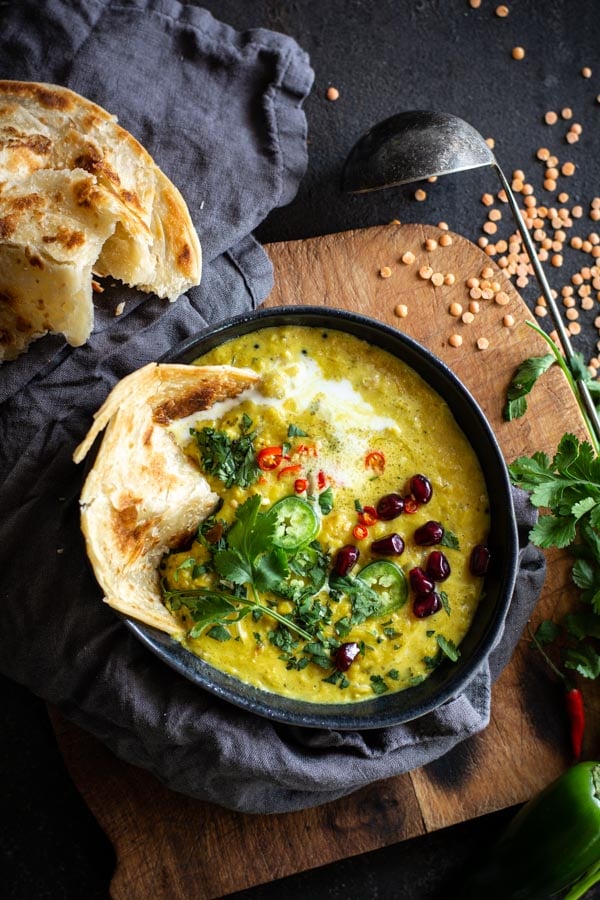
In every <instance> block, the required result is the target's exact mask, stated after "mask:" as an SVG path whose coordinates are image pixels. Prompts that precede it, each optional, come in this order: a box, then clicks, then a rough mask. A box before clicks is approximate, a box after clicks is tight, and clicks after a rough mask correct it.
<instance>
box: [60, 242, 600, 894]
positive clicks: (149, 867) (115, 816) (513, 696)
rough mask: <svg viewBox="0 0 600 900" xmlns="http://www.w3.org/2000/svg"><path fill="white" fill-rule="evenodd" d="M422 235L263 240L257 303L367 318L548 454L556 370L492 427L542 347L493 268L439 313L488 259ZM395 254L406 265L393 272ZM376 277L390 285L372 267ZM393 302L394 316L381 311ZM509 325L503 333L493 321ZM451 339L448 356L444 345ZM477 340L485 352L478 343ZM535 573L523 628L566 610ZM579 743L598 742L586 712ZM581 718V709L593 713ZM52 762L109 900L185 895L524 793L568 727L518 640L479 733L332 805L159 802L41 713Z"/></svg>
mask: <svg viewBox="0 0 600 900" xmlns="http://www.w3.org/2000/svg"><path fill="white" fill-rule="evenodd" d="M441 234H442V232H440V231H439V230H438V229H437V228H434V227H429V226H420V225H388V226H384V227H381V228H369V229H365V230H361V231H354V232H347V233H344V234H334V235H329V236H326V237H320V238H314V239H310V240H305V241H296V242H290V243H282V244H272V245H270V246H268V247H267V250H268V253H269V255H270V257H271V259H272V261H273V265H274V270H275V288H274V290H273V292H272V294H271V296H270V297H269V299H268V303H267V305H268V306H285V305H297V304H311V305H319V306H321V305H322V306H332V307H340V308H345V309H350V310H353V311H356V312H361V313H364V314H366V315H369V316H372V317H374V318H376V319H379V320H380V321H382V322H385V323H387V324H389V325H392V326H393V327H395V328H398V329H401V330H403V331H405V332H406V333H407V334H409V335H410V336H411V337H413V338H416V339H417V340H419V341H420V342H421V343H423V344H424V345H425V346H427V347H428V348H429V349H430V350H432V351H433V352H434V353H435V354H436V355H437V356H438V357H439V358H441V359H442V360H443V361H444V362H446V363H447V364H448V365H449V366H450V367H451V368H452V369H453V370H454V372H455V373H456V374H457V375H458V376H459V377H460V378H461V379H462V381H463V382H464V383H465V384H466V386H467V387H468V388H469V389H470V390H471V392H472V393H473V394H474V396H475V397H476V399H477V400H478V401H479V403H480V405H481V407H482V408H483V410H484V412H485V414H486V415H487V418H488V420H489V422H490V423H491V425H492V428H493V429H494V432H495V433H496V436H497V438H498V441H499V443H500V445H501V447H502V450H503V453H504V455H505V458H506V460H507V461H508V462H510V461H512V460H513V459H514V458H515V457H516V456H518V455H520V454H522V453H531V452H534V451H536V450H545V451H546V452H548V453H550V454H551V453H553V452H554V450H555V448H556V444H557V443H558V440H559V439H560V437H561V435H562V434H563V432H564V431H565V430H567V428H568V429H570V430H573V431H575V432H576V433H579V434H580V435H582V434H583V425H582V422H581V420H580V418H579V413H578V411H577V407H576V404H575V402H574V400H573V398H572V397H571V395H570V393H569V391H568V388H567V387H566V384H565V382H564V381H563V378H562V375H561V374H560V372H559V371H558V370H557V369H554V370H551V371H550V372H549V373H548V374H547V375H545V376H544V379H543V381H542V382H540V383H539V384H538V385H537V386H536V388H535V391H534V392H533V394H532V396H531V402H530V408H529V411H528V414H527V416H526V417H525V418H524V419H521V420H519V421H514V422H510V423H508V422H504V421H503V419H502V407H503V403H504V397H505V390H506V387H507V384H508V382H509V380H510V378H511V375H512V374H513V372H514V370H515V368H516V366H517V365H518V364H519V363H520V362H521V361H522V360H523V359H525V358H526V357H528V356H531V355H536V354H540V353H543V352H545V344H544V342H543V341H542V340H541V338H539V337H538V336H537V335H536V334H535V333H534V332H533V331H532V330H531V329H530V328H528V327H527V326H526V325H525V321H526V319H528V318H530V315H529V313H528V310H527V307H526V306H525V304H524V303H523V301H522V300H521V299H520V297H519V296H518V295H517V293H516V292H515V290H514V289H513V287H512V285H511V283H510V282H509V281H508V279H506V278H505V277H504V275H503V273H502V271H501V270H500V269H496V271H495V276H494V278H496V279H497V280H498V281H499V282H500V284H501V287H502V289H503V290H504V291H505V292H506V293H507V294H508V295H509V298H510V302H509V303H508V305H505V306H501V305H499V304H498V303H496V302H495V301H494V300H480V301H479V303H480V311H479V312H478V313H477V314H476V315H475V318H474V321H473V322H472V323H471V324H464V323H463V322H462V321H460V320H459V319H456V318H454V317H453V316H451V315H450V314H449V312H448V307H449V305H450V304H451V303H453V302H458V303H460V304H461V305H462V306H463V307H464V309H465V310H466V309H467V308H468V304H469V300H470V298H469V293H468V288H467V286H466V284H465V282H466V280H467V279H468V278H469V277H471V276H476V277H480V275H481V271H482V269H483V268H484V267H486V266H490V265H492V266H493V264H492V263H490V261H489V258H488V257H487V256H485V255H484V254H483V253H482V251H481V250H479V249H478V248H477V247H475V246H474V245H473V244H471V243H470V242H468V241H467V240H465V239H464V238H461V237H459V236H458V235H451V237H452V244H451V245H450V246H447V247H440V246H438V247H437V248H436V249H435V250H433V251H431V252H428V251H426V250H425V249H424V246H423V245H424V241H425V240H426V238H430V237H433V238H438V237H439V236H440V235H441ZM407 250H410V251H412V253H413V254H414V255H415V258H416V259H415V262H414V263H412V264H411V265H405V264H403V263H402V262H401V257H402V255H403V254H404V253H405V252H406V251H407ZM426 264H429V265H430V266H431V267H432V269H433V270H434V272H441V273H443V274H447V273H452V274H453V275H454V276H455V283H454V285H451V286H450V285H442V286H439V287H436V286H435V285H433V284H432V283H431V281H426V280H423V279H422V278H421V277H420V276H419V268H420V267H421V266H423V265H426ZM385 266H387V267H389V268H390V269H391V275H390V277H387V278H384V277H382V276H381V274H380V270H381V269H382V268H383V267H385ZM398 304H403V305H405V306H406V307H407V315H406V317H403V318H400V317H398V316H397V315H396V314H395V312H394V311H395V309H396V307H397V306H398ZM507 313H508V314H510V315H512V316H513V317H514V319H515V325H514V326H513V327H512V328H506V327H505V326H504V325H503V324H502V319H503V316H505V315H506V314H507ZM452 334H460V335H461V336H462V338H463V343H462V346H461V347H460V348H455V347H452V346H451V345H450V344H449V340H448V339H449V337H450V336H451V335H452ZM478 338H486V339H487V340H488V341H489V347H488V349H485V350H480V349H478V348H477V343H476V342H477V339H478ZM547 559H548V577H547V579H546V584H545V586H544V589H543V593H542V596H541V598H540V601H539V604H538V607H537V609H536V613H535V616H534V623H535V621H537V620H538V619H540V618H544V617H547V616H549V615H554V614H560V613H561V612H563V611H565V610H567V609H568V608H569V607H570V606H571V605H572V603H573V601H574V593H573V589H572V586H571V584H570V581H569V559H568V558H567V557H566V556H565V554H564V553H559V552H556V551H549V552H548V553H547ZM596 704H597V705H596V707H595V709H592V715H591V717H590V718H591V721H592V722H595V723H596V724H595V726H593V727H592V728H590V729H589V731H588V734H587V736H586V743H587V744H588V746H590V747H592V746H597V742H598V739H599V738H600V733H599V731H600V729H599V728H598V724H597V723H598V722H599V721H600V716H599V715H598V714H597V713H598V712H600V704H599V703H598V701H596ZM594 713H596V714H595V715H594ZM51 714H52V720H53V724H54V728H55V733H56V735H57V739H58V742H59V745H60V747H61V750H62V753H63V756H64V759H65V761H66V764H67V767H68V769H69V771H70V773H71V775H72V777H73V779H74V781H75V784H76V785H77V786H78V788H79V790H80V792H81V794H82V795H83V797H84V799H85V801H86V802H87V804H88V805H89V807H90V809H91V810H92V812H93V813H94V814H95V816H96V818H97V819H98V821H99V823H100V825H101V826H102V827H103V828H104V830H105V832H106V834H107V835H108V837H109V838H110V840H111V841H112V843H113V845H114V847H115V850H116V855H117V859H118V865H117V869H116V872H115V875H114V879H113V883H112V890H111V894H112V897H113V898H114V900H145V898H147V897H150V896H151V897H153V898H154V900H177V898H188V897H190V896H191V895H192V894H191V893H190V886H191V885H193V892H192V893H193V896H194V897H195V898H197V900H210V898H216V897H222V896H225V895H227V894H229V893H232V892H233V891H237V890H241V889H243V888H247V887H250V886H252V885H255V884H260V883H263V882H267V881H271V880H273V879H277V878H280V877H283V876H285V875H289V874H292V873H295V872H299V871H304V870H306V869H309V868H312V867H315V866H319V865H323V864H326V863H329V862H332V861H334V860H339V859H343V858H347V857H350V856H353V855H356V854H359V853H363V852H365V851H369V850H373V849H375V848H379V847H383V846H386V845H389V844H392V843H396V842H398V841H402V840H404V839H406V838H409V837H413V836H416V835H419V834H423V833H425V832H429V831H433V830H435V829H439V828H443V827H445V826H447V825H450V824H453V823H456V822H459V821H464V820H466V819H471V818H473V817H476V816H479V815H482V814H484V813H488V812H491V811H494V810H498V809H501V808H504V807H507V806H511V805H513V804H515V803H518V802H521V801H523V800H526V799H528V798H529V797H531V796H532V795H533V794H535V793H536V792H537V791H538V790H540V789H541V788H542V787H543V786H544V785H546V784H547V783H548V782H549V781H551V780H552V779H553V778H554V777H555V776H556V775H558V774H559V773H560V772H561V771H562V770H563V769H564V768H565V767H566V766H567V765H568V763H569V756H568V732H567V722H566V717H565V713H564V708H563V704H562V692H561V688H560V686H558V685H557V684H556V683H555V682H553V680H552V678H551V677H549V676H548V673H547V671H546V670H545V669H544V668H543V666H541V665H540V664H539V662H538V660H537V659H535V658H534V657H533V655H532V653H531V651H530V650H529V649H528V647H527V645H526V641H525V640H524V639H522V640H521V642H520V644H519V646H518V647H517V649H516V652H515V654H514V656H513V659H512V661H511V663H510V664H509V666H508V667H507V669H506V670H505V671H504V673H503V675H502V676H501V678H500V679H499V681H498V682H497V684H495V685H494V688H493V695H492V718H491V722H490V725H489V727H488V728H487V729H486V730H485V731H484V732H483V733H481V734H479V735H477V736H476V737H475V738H472V739H471V740H469V741H468V742H466V743H464V744H462V745H460V746H459V747H457V748H456V749H455V750H454V751H452V752H451V753H450V754H448V755H447V756H445V757H443V758H442V759H441V760H439V761H437V762H435V763H432V764H430V765H429V766H426V767H424V768H423V769H420V770H417V771H414V772H411V773H409V774H407V775H404V776H400V777H396V778H391V779H388V780H386V781H382V782H379V783H377V784H375V785H372V786H370V787H367V788H364V789H363V790H361V791H359V792H357V793H355V794H353V795H352V796H351V797H348V798H346V799H343V800H339V801H336V802H334V803H330V804H327V805H324V806H321V807H318V808H316V809H310V810H306V811H303V812H296V813H289V814H283V815H273V816H250V815H243V814H238V813H232V812H229V811H227V810H223V809H220V808H219V807H216V806H212V805H208V804H205V803H201V802H199V801H195V800H192V799H190V798H188V797H184V796H181V795H178V794H174V793H172V792H170V791H168V790H167V789H165V788H164V787H163V786H162V785H161V784H160V783H159V782H158V781H157V780H156V779H155V778H154V777H153V776H151V775H150V774H148V773H147V772H145V771H142V770H140V769H136V768H133V767H132V766H130V765H127V764H125V763H123V762H121V761H120V760H118V759H116V758H115V757H114V756H113V755H112V754H111V753H110V752H109V751H108V750H106V748H105V747H104V746H103V745H102V744H101V743H100V742H99V741H97V740H96V739H94V738H93V737H91V736H90V735H88V734H86V733H84V732H82V731H80V730H79V729H77V728H75V727H74V726H72V725H70V724H69V723H67V722H66V721H65V720H64V719H63V718H62V717H61V716H60V715H59V714H57V713H56V712H55V711H51Z"/></svg>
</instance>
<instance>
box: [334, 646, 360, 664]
mask: <svg viewBox="0 0 600 900" xmlns="http://www.w3.org/2000/svg"><path fill="white" fill-rule="evenodd" d="M359 653H360V647H359V645H358V644H357V643H356V642H355V641H349V642H348V643H347V644H342V645H341V646H340V647H338V649H337V652H336V654H335V664H336V666H337V668H338V669H339V670H340V672H347V671H348V669H349V668H350V666H351V665H352V663H353V662H354V660H355V659H356V657H357V656H358V654H359Z"/></svg>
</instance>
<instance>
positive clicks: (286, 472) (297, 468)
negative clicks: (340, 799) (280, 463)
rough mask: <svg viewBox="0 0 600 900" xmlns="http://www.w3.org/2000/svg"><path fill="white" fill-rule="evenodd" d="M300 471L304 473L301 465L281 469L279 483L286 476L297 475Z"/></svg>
mask: <svg viewBox="0 0 600 900" xmlns="http://www.w3.org/2000/svg"><path fill="white" fill-rule="evenodd" d="M300 471H302V466H301V465H300V464H299V463H298V465H295V466H284V467H283V469H280V470H279V472H278V473H277V480H278V481H279V479H280V478H283V476H284V475H295V474H296V473H297V472H300Z"/></svg>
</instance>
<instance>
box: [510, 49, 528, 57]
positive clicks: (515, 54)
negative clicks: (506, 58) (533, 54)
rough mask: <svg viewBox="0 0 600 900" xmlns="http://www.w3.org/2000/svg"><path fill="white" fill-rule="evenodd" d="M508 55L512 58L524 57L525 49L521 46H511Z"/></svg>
mask: <svg viewBox="0 0 600 900" xmlns="http://www.w3.org/2000/svg"><path fill="white" fill-rule="evenodd" d="M510 55H511V56H512V58H513V59H525V50H524V49H523V47H513V48H512V51H511V54H510Z"/></svg>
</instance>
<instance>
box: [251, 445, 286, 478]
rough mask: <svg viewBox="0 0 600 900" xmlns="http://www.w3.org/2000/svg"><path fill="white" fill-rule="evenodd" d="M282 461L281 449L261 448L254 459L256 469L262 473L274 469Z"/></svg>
mask: <svg viewBox="0 0 600 900" xmlns="http://www.w3.org/2000/svg"><path fill="white" fill-rule="evenodd" d="M282 459H283V447H263V449H262V450H260V451H259V453H258V456H257V457H256V461H257V463H258V467H259V469H262V470H263V472H267V471H269V469H276V468H277V466H278V465H279V463H280V462H281V460H282Z"/></svg>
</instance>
